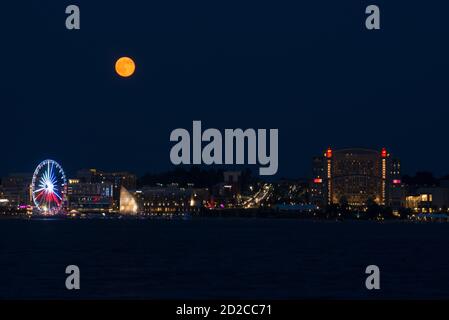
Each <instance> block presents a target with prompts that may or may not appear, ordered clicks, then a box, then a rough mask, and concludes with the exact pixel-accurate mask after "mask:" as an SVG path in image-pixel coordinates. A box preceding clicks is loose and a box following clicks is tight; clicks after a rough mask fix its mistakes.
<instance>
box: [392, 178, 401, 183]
mask: <svg viewBox="0 0 449 320" xmlns="http://www.w3.org/2000/svg"><path fill="white" fill-rule="evenodd" d="M393 184H401V180H399V179H394V180H393Z"/></svg>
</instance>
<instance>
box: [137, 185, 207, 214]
mask: <svg viewBox="0 0 449 320" xmlns="http://www.w3.org/2000/svg"><path fill="white" fill-rule="evenodd" d="M209 197H210V194H209V190H208V189H206V188H204V189H200V188H192V187H188V188H181V187H178V186H176V185H169V186H157V187H145V188H142V189H140V190H138V191H136V192H134V198H135V199H136V202H137V206H138V210H139V212H141V213H144V214H163V213H180V212H198V211H199V210H200V209H201V207H203V206H204V205H205V203H206V201H207V200H209Z"/></svg>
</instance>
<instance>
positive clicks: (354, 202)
mask: <svg viewBox="0 0 449 320" xmlns="http://www.w3.org/2000/svg"><path fill="white" fill-rule="evenodd" d="M313 174H314V176H313V180H312V182H311V202H312V203H313V204H316V205H319V206H321V207H322V206H325V205H330V204H340V203H342V202H345V203H348V204H349V206H351V207H365V206H366V205H367V204H368V203H369V202H370V201H374V202H375V203H377V204H379V205H390V204H391V200H392V195H393V194H395V193H394V192H392V191H393V190H394V189H395V188H399V187H400V185H401V180H400V162H399V160H397V159H395V158H393V157H392V156H391V155H390V153H388V152H387V150H386V149H385V148H382V149H381V150H372V149H362V148H351V149H340V150H333V149H331V148H328V149H327V150H326V151H325V152H324V153H323V156H320V157H315V158H314V159H313Z"/></svg>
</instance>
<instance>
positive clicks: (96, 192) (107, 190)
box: [67, 179, 114, 212]
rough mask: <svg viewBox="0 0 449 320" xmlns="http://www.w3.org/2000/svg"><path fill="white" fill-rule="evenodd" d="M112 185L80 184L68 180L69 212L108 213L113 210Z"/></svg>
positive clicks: (76, 181) (77, 181)
mask: <svg viewBox="0 0 449 320" xmlns="http://www.w3.org/2000/svg"><path fill="white" fill-rule="evenodd" d="M113 195H114V191H113V185H112V184H111V183H92V182H80V180H79V179H69V181H68V186H67V203H68V207H69V210H76V211H79V212H95V211H99V212H109V211H112V209H113V204H114V201H113Z"/></svg>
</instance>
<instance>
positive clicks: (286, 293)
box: [0, 219, 449, 299]
mask: <svg viewBox="0 0 449 320" xmlns="http://www.w3.org/2000/svg"><path fill="white" fill-rule="evenodd" d="M448 248H449V224H438V223H435V224H412V223H373V222H311V221H300V220H287V219H286V220H277V219H272V220H268V219H192V220H187V221H184V220H73V221H68V220H36V221H33V220H30V221H27V220H0V298H2V299H5V298H106V299H110V298H154V299H167V298H177V299H201V298H216V299H223V298H248V299H263V298H266V299H285V298H286V299H295V298H340V299H341V298H343V299H347V298H429V299H430V298H449V253H448ZM71 264H75V265H77V266H79V268H80V269H81V290H79V291H68V290H66V289H65V278H66V274H65V268H66V266H67V265H71ZM370 264H375V265H378V266H379V267H380V269H381V290H380V291H376V292H372V291H368V290H366V289H365V278H366V275H365V268H366V266H367V265H370Z"/></svg>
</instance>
